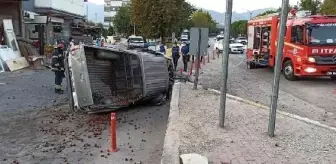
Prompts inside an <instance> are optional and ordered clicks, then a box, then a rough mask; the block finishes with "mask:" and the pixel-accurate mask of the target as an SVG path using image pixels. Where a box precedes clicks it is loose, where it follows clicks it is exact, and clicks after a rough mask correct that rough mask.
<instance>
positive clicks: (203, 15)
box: [191, 10, 213, 28]
mask: <svg viewBox="0 0 336 164" xmlns="http://www.w3.org/2000/svg"><path fill="white" fill-rule="evenodd" d="M191 22H192V24H193V26H194V27H205V28H210V27H211V26H212V22H213V20H212V17H211V15H210V14H209V12H207V11H203V10H197V11H196V12H195V13H193V14H192V17H191Z"/></svg>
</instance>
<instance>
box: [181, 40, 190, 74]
mask: <svg viewBox="0 0 336 164" xmlns="http://www.w3.org/2000/svg"><path fill="white" fill-rule="evenodd" d="M181 52H182V60H183V65H184V67H183V70H184V72H187V69H188V61H189V45H188V44H187V43H185V42H183V45H182V48H181Z"/></svg>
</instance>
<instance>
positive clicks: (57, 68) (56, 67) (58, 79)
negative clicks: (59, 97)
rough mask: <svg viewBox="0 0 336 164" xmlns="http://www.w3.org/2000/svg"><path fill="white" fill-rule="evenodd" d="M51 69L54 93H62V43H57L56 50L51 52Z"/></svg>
mask: <svg viewBox="0 0 336 164" xmlns="http://www.w3.org/2000/svg"><path fill="white" fill-rule="evenodd" d="M51 69H52V71H53V72H54V73H55V93H57V94H63V92H64V91H63V89H62V81H63V78H64V77H65V75H64V45H63V44H61V43H60V44H58V45H57V49H56V51H55V52H54V53H53V56H52V61H51Z"/></svg>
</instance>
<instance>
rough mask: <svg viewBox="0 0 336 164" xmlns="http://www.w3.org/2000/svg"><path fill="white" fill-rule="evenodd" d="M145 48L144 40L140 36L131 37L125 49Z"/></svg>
mask: <svg viewBox="0 0 336 164" xmlns="http://www.w3.org/2000/svg"><path fill="white" fill-rule="evenodd" d="M144 47H145V40H144V38H143V37H142V36H135V35H131V36H130V37H128V39H127V48H129V49H132V48H144Z"/></svg>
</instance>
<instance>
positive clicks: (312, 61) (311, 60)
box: [308, 57, 316, 63]
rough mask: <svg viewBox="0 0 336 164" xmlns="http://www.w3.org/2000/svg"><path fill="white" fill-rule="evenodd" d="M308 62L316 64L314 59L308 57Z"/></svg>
mask: <svg viewBox="0 0 336 164" xmlns="http://www.w3.org/2000/svg"><path fill="white" fill-rule="evenodd" d="M308 61H309V62H310V63H316V60H315V58H313V57H308Z"/></svg>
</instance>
